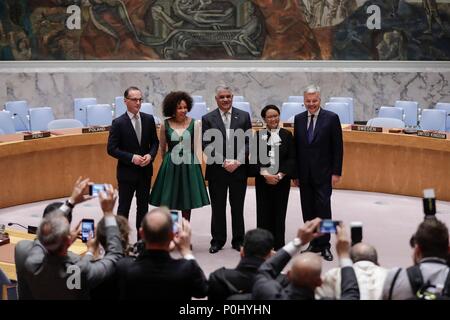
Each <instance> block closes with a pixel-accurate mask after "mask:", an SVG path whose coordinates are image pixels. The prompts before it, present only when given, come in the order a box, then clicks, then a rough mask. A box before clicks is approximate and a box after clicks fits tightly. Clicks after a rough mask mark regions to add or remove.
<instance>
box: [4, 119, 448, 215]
mask: <svg viewBox="0 0 450 320" xmlns="http://www.w3.org/2000/svg"><path fill="white" fill-rule="evenodd" d="M348 127H349V126H348V125H344V126H343V128H344V130H343V138H344V165H343V166H344V167H343V177H342V181H341V183H340V184H339V185H338V186H337V188H338V189H350V190H361V191H370V192H383V193H391V194H400V195H409V196H416V197H421V196H422V190H423V189H426V188H434V189H435V191H436V197H437V199H439V200H446V201H450V183H449V182H448V181H449V180H450V137H449V138H447V139H445V140H441V139H434V138H427V137H418V136H416V135H406V134H394V133H387V132H385V133H371V132H359V131H350V130H349V129H348ZM54 133H55V135H52V136H51V137H49V138H42V139H36V140H28V141H23V140H22V141H17V140H18V139H21V138H22V139H23V135H22V136H20V134H16V135H3V136H0V142H2V141H4V142H3V143H0V176H1V177H2V181H5V182H7V183H1V184H0V195H1V198H0V208H5V207H9V206H14V205H19V204H24V203H30V202H36V201H42V200H48V199H55V198H62V197H66V196H68V195H69V194H70V192H71V191H72V187H73V184H74V182H75V181H76V179H77V178H78V177H79V176H84V177H90V178H91V180H92V181H94V182H96V183H111V184H112V185H114V186H116V185H117V181H116V163H117V160H116V159H114V158H112V157H110V156H109V155H108V154H107V152H106V144H107V140H108V132H99V133H89V134H81V129H65V130H58V131H56V132H54ZM160 163H161V157H160V153H158V155H157V157H156V159H155V162H154V172H155V174H154V175H153V180H154V179H155V178H156V172H158V169H159V165H160ZM202 167H203V169H204V164H203V165H202ZM249 184H250V185H251V184H253V179H249Z"/></svg>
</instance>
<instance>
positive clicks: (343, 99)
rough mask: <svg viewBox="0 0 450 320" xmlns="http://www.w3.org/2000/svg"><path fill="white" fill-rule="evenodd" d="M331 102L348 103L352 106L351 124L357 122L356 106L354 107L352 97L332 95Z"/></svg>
mask: <svg viewBox="0 0 450 320" xmlns="http://www.w3.org/2000/svg"><path fill="white" fill-rule="evenodd" d="M330 102H343V103H348V105H349V107H350V122H349V123H351V124H353V123H355V115H354V112H355V107H354V103H353V98H352V97H331V98H330Z"/></svg>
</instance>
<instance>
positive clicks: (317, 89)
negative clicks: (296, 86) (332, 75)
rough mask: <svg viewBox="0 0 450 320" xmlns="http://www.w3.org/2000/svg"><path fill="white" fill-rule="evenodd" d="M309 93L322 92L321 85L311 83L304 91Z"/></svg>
mask: <svg viewBox="0 0 450 320" xmlns="http://www.w3.org/2000/svg"><path fill="white" fill-rule="evenodd" d="M307 93H318V94H320V87H319V86H318V85H315V84H310V85H309V86H307V87H306V88H305V91H303V94H307Z"/></svg>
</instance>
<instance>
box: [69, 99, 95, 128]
mask: <svg viewBox="0 0 450 320" xmlns="http://www.w3.org/2000/svg"><path fill="white" fill-rule="evenodd" d="M94 104H97V98H75V99H73V117H74V118H75V119H77V120H79V121H81V123H82V124H83V126H87V112H86V106H90V105H94Z"/></svg>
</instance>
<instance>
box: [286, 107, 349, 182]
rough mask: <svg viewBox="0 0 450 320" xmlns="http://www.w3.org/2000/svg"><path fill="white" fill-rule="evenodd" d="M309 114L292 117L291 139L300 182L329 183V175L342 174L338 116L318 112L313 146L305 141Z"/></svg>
mask: <svg viewBox="0 0 450 320" xmlns="http://www.w3.org/2000/svg"><path fill="white" fill-rule="evenodd" d="M307 124H308V111H305V112H302V113H300V114H298V115H296V116H295V120H294V138H295V147H296V153H297V170H298V178H299V180H300V182H302V181H307V180H312V181H313V182H314V183H324V182H326V181H331V175H333V174H335V175H339V176H340V175H342V158H343V154H344V151H343V142H342V128H341V123H340V121H339V117H338V115H337V114H335V113H334V112H331V111H327V110H324V109H320V112H319V116H318V118H317V121H316V127H315V128H314V137H313V140H312V143H311V144H309V143H308V140H307V134H306V131H307Z"/></svg>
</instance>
